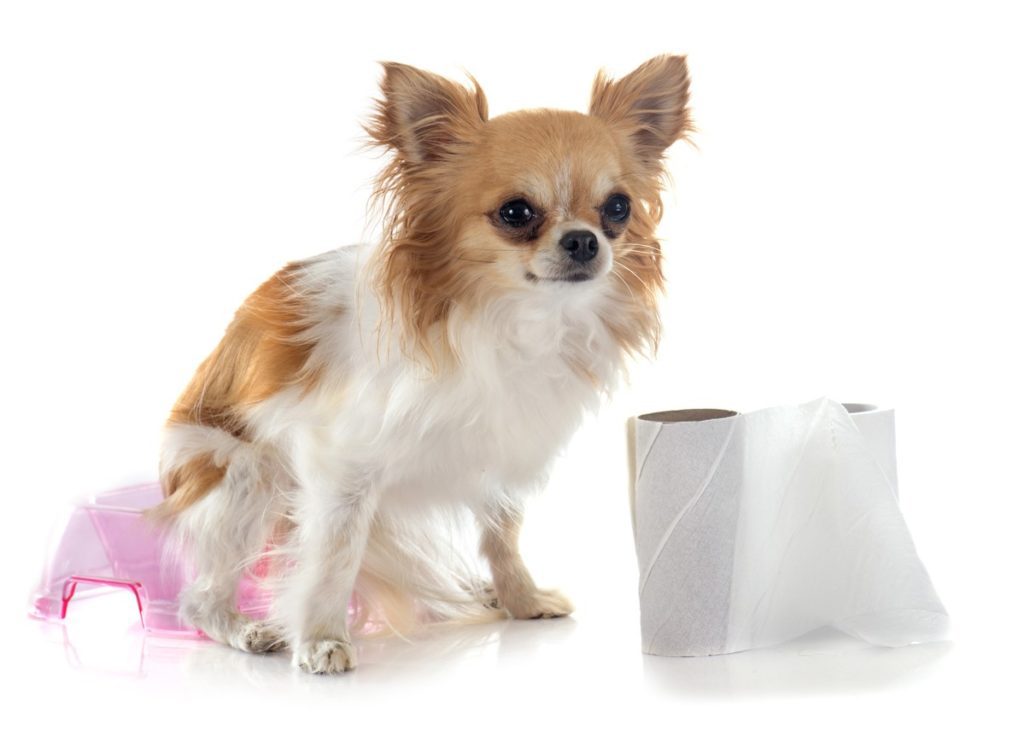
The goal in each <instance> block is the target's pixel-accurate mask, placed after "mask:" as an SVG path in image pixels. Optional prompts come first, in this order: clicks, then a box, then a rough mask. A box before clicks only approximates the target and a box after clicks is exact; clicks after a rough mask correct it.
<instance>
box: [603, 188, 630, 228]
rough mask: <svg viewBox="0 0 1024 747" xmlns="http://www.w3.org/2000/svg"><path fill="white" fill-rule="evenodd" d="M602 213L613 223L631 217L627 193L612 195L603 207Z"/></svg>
mask: <svg viewBox="0 0 1024 747" xmlns="http://www.w3.org/2000/svg"><path fill="white" fill-rule="evenodd" d="M601 215H603V216H604V217H605V220H608V221H610V222H612V223H622V221H624V220H626V218H628V217H629V198H628V197H626V195H612V196H611V197H609V198H608V201H607V202H606V203H605V204H604V207H602V208H601Z"/></svg>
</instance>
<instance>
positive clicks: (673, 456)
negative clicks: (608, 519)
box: [631, 399, 948, 656]
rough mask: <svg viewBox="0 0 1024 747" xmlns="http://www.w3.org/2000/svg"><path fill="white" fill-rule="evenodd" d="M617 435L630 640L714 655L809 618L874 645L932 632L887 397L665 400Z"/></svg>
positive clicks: (935, 605) (791, 634)
mask: <svg viewBox="0 0 1024 747" xmlns="http://www.w3.org/2000/svg"><path fill="white" fill-rule="evenodd" d="M631 436H632V441H633V449H632V456H633V457H634V461H633V475H634V480H633V485H634V494H633V504H634V515H633V519H634V529H635V539H636V547H637V557H638V561H639V569H640V609H641V632H642V640H643V650H644V651H645V652H646V653H651V654H661V655H673V656H694V655H707V654H720V653H730V652H734V651H742V650H745V649H749V648H756V647H760V646H768V645H773V644H777V643H781V642H783V641H787V640H790V639H792V638H795V637H798V636H800V635H803V634H804V633H807V632H810V631H812V630H815V629H817V628H820V627H824V626H833V627H835V628H838V629H840V630H842V631H844V632H846V633H849V634H851V635H854V636H857V637H859V638H862V639H864V640H866V641H869V642H872V643H876V644H880V645H886V646H898V645H903V644H906V643H911V642H923V641H932V640H940V639H942V638H943V637H944V636H945V634H946V630H947V625H948V618H947V615H946V611H945V609H944V608H943V606H942V603H941V602H940V601H939V599H938V596H937V595H936V593H935V590H934V588H933V587H932V583H931V580H930V579H929V577H928V574H927V572H926V571H925V568H924V566H923V565H922V563H921V561H920V559H919V558H918V556H917V553H916V551H915V549H914V545H913V541H912V540H911V537H910V533H909V531H908V530H907V527H906V524H905V522H904V520H903V517H902V515H901V514H900V511H899V506H898V503H897V474H896V459H895V448H894V445H895V439H894V417H893V412H892V411H891V410H880V409H878V408H875V407H873V406H870V405H848V406H844V405H841V404H839V403H837V402H833V401H831V400H827V399H822V400H817V401H814V402H810V403H807V404H805V405H800V406H797V407H778V408H771V409H767V410H760V411H757V412H752V413H747V414H739V413H736V412H733V411H728V410H681V411H673V412H661V413H651V414H648V415H642V416H640V417H639V418H636V419H634V421H633V422H632V424H631Z"/></svg>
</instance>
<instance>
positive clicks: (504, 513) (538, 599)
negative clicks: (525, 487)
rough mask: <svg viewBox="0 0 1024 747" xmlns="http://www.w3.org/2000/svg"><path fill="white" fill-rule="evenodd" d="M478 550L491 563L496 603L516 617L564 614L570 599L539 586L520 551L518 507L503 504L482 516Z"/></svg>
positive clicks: (519, 513) (568, 611) (519, 516)
mask: <svg viewBox="0 0 1024 747" xmlns="http://www.w3.org/2000/svg"><path fill="white" fill-rule="evenodd" d="M481 523H482V532H481V541H480V551H481V553H482V554H483V556H484V557H485V558H486V559H487V562H488V563H490V566H491V575H492V577H493V579H494V591H495V594H496V595H497V598H498V600H497V601H498V605H499V606H501V607H504V608H505V609H506V610H507V611H508V613H509V614H510V615H512V617H514V618H516V619H517V620H531V619H537V618H542V617H564V616H565V615H569V614H572V611H573V606H572V602H570V601H569V600H568V599H566V598H565V596H563V595H562V594H561V593H560V592H558V591H555V590H552V589H538V588H537V585H536V584H535V583H534V581H533V577H532V576H531V575H530V572H529V571H528V570H527V569H526V564H525V563H524V562H523V558H522V556H521V555H520V554H519V530H520V528H521V527H522V523H523V516H522V511H521V510H520V509H519V508H513V507H508V506H502V507H500V508H497V507H496V508H495V509H493V510H492V511H490V512H489V513H488V514H487V515H485V516H484V517H482V522H481Z"/></svg>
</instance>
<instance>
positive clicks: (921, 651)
mask: <svg viewBox="0 0 1024 747" xmlns="http://www.w3.org/2000/svg"><path fill="white" fill-rule="evenodd" d="M952 645H953V644H952V643H950V642H949V641H941V642H935V643H923V644H918V645H911V646H901V647H897V648H886V647H882V646H872V645H870V644H867V643H864V642H863V641H859V640H857V639H855V638H852V637H850V636H846V635H843V634H842V633H839V632H837V631H835V630H833V629H831V628H822V629H820V630H817V631H814V632H812V633H809V634H807V635H805V636H802V637H801V638H799V639H797V640H794V641H790V642H789V643H785V644H782V645H779V646H775V647H772V648H763V649H755V650H751V651H743V652H740V653H735V654H723V655H720V656H693V657H668V656H644V657H643V658H644V678H645V680H646V681H647V682H648V683H649V684H650V685H652V686H654V687H656V688H658V689H661V690H664V691H667V692H671V693H675V694H678V695H683V696H690V697H699V698H735V697H759V696H760V697H763V696H768V697H772V696H776V697H787V696H802V695H824V694H844V693H857V692H866V691H877V690H883V689H887V688H892V687H897V686H900V685H905V684H908V683H911V682H914V681H916V680H920V679H924V678H926V677H928V676H929V674H930V672H931V671H932V670H934V669H935V667H936V666H937V664H938V662H939V660H940V659H942V658H943V657H944V656H945V655H946V654H947V653H948V652H949V651H950V649H951V648H952Z"/></svg>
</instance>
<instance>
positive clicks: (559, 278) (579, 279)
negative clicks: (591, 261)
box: [526, 272, 594, 283]
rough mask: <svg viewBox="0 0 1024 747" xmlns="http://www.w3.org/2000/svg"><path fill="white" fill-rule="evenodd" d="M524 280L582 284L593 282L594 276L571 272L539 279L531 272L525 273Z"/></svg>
mask: <svg viewBox="0 0 1024 747" xmlns="http://www.w3.org/2000/svg"><path fill="white" fill-rule="evenodd" d="M526 279H527V280H529V281H530V282H531V283H583V282H586V281H587V280H593V279H594V276H593V275H591V274H590V273H589V272H572V273H566V274H565V275H555V276H553V277H540V276H538V275H534V274H533V273H532V272H527V273H526Z"/></svg>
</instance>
